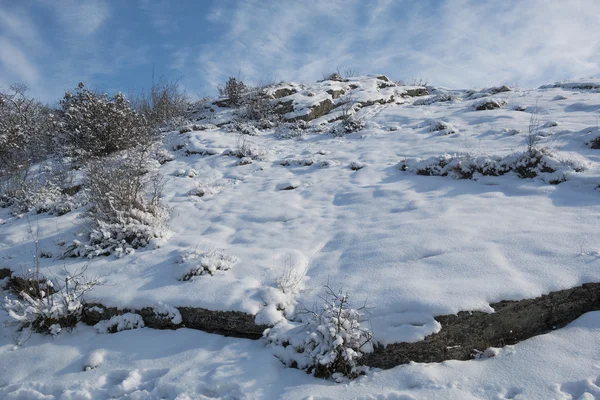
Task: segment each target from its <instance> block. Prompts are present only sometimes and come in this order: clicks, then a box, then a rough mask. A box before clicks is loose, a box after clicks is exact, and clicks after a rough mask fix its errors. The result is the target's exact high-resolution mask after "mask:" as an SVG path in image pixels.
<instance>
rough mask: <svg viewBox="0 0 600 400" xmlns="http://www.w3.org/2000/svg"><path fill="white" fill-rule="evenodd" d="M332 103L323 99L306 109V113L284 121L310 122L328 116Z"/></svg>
mask: <svg viewBox="0 0 600 400" xmlns="http://www.w3.org/2000/svg"><path fill="white" fill-rule="evenodd" d="M333 108H334V107H333V102H332V101H331V100H330V99H325V100H323V101H321V102H319V103H317V104H315V105H313V106H311V107H310V108H309V109H308V113H307V114H304V115H297V116H293V117H291V118H288V119H286V120H287V121H288V122H294V121H312V120H313V119H315V118H319V117H322V116H323V115H325V114H328V113H329V111H331V110H333Z"/></svg>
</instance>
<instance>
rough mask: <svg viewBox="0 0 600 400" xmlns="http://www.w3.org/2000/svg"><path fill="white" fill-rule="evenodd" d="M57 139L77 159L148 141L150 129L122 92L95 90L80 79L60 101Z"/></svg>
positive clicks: (108, 152) (150, 135) (99, 155)
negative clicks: (73, 89)
mask: <svg viewBox="0 0 600 400" xmlns="http://www.w3.org/2000/svg"><path fill="white" fill-rule="evenodd" d="M60 106H61V108H60V110H59V117H60V131H61V140H62V143H63V145H64V149H65V150H66V152H67V154H69V155H70V156H73V157H75V158H77V159H83V158H87V157H102V156H106V155H109V154H111V153H114V152H116V151H119V150H124V149H128V148H130V147H134V146H138V145H140V144H146V143H149V141H150V140H151V138H152V133H153V131H152V129H151V127H150V125H149V124H148V122H147V121H146V118H145V117H144V116H143V115H141V114H139V113H137V112H136V111H134V110H132V109H131V106H130V104H129V102H128V101H127V100H126V99H125V96H124V95H123V94H122V93H117V94H116V95H114V96H113V97H109V96H108V95H107V94H98V93H96V92H94V91H91V90H89V89H87V88H86V87H85V85H84V84H83V83H80V84H79V85H78V87H77V89H75V91H74V92H66V93H65V95H64V97H63V99H62V100H61V101H60Z"/></svg>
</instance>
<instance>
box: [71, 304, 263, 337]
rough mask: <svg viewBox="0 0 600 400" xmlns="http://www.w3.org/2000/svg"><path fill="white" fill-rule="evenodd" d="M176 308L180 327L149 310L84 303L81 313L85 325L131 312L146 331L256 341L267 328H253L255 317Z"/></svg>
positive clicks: (231, 312)
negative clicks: (196, 332) (195, 332)
mask: <svg viewBox="0 0 600 400" xmlns="http://www.w3.org/2000/svg"><path fill="white" fill-rule="evenodd" d="M177 309H178V310H179V312H180V313H181V319H182V323H181V324H179V325H175V324H174V323H173V322H172V321H171V320H169V319H167V318H164V317H161V316H159V315H157V314H156V313H155V312H154V309H153V308H151V307H145V308H142V309H141V310H128V309H118V308H116V307H104V306H102V305H101V304H86V306H85V308H84V310H83V313H82V322H83V323H85V324H87V325H96V324H97V323H98V322H100V321H103V320H108V319H110V318H111V317H114V316H115V315H123V314H125V313H128V312H132V313H136V314H139V315H141V316H142V319H143V320H144V325H145V326H146V327H149V328H154V329H177V328H190V329H198V330H202V331H205V332H209V333H218V334H221V335H224V336H234V337H241V338H247V339H259V338H260V337H261V336H262V333H263V331H264V330H265V329H267V328H268V327H267V326H265V325H256V324H255V323H254V316H252V315H250V314H246V313H243V312H239V311H211V310H206V309H204V308H192V307H177Z"/></svg>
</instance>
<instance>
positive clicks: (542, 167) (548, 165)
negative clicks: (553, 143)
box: [399, 148, 588, 184]
mask: <svg viewBox="0 0 600 400" xmlns="http://www.w3.org/2000/svg"><path fill="white" fill-rule="evenodd" d="M587 167H588V163H587V162H586V161H584V160H581V159H571V158H565V157H563V156H560V155H559V154H557V153H554V152H552V151H550V150H549V149H547V148H542V149H537V148H533V149H528V150H526V151H523V152H518V153H514V154H509V155H507V156H504V157H501V156H478V157H472V156H469V155H456V154H455V155H450V154H444V155H442V156H438V157H430V158H427V159H424V160H423V159H420V158H417V159H407V160H404V161H402V162H401V163H400V165H399V168H400V169H401V170H402V171H409V172H413V173H416V174H417V175H426V176H451V177H453V178H454V179H477V178H478V177H481V176H501V175H505V174H507V173H509V172H514V173H515V174H516V175H517V176H518V177H519V178H522V179H526V178H535V177H537V176H540V177H541V178H542V179H543V180H544V181H545V182H547V183H550V184H559V183H561V182H564V181H566V180H567V178H568V175H569V174H571V173H573V172H581V171H584V170H585V169H587Z"/></svg>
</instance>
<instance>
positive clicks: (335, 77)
mask: <svg viewBox="0 0 600 400" xmlns="http://www.w3.org/2000/svg"><path fill="white" fill-rule="evenodd" d="M325 80H326V81H336V82H344V79H343V78H342V76H341V75H340V74H338V73H337V72H334V73H333V74H331V75H329V76H328V77H327V79H325Z"/></svg>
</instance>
